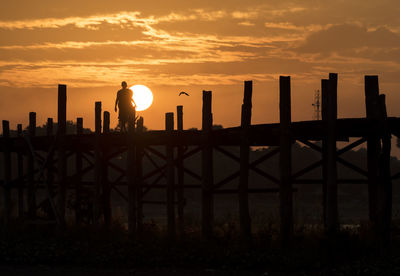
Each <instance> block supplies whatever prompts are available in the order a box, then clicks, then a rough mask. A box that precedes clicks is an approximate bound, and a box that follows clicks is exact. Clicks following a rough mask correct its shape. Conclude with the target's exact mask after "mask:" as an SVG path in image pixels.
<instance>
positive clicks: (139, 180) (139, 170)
mask: <svg viewBox="0 0 400 276" xmlns="http://www.w3.org/2000/svg"><path fill="white" fill-rule="evenodd" d="M142 133H143V117H140V118H139V119H138V120H137V137H138V140H137V146H136V187H137V189H136V195H137V199H136V204H137V230H138V232H139V233H142V232H143V164H142V161H143V154H144V149H143V138H142V136H141V135H142Z"/></svg>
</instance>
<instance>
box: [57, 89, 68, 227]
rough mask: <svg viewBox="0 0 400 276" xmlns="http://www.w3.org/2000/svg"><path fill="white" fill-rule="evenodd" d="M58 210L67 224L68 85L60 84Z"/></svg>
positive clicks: (62, 222) (61, 218) (63, 222)
mask: <svg viewBox="0 0 400 276" xmlns="http://www.w3.org/2000/svg"><path fill="white" fill-rule="evenodd" d="M57 120H58V129H57V132H58V136H59V141H60V142H59V145H58V165H57V166H58V168H57V169H58V210H59V215H60V220H61V224H62V225H61V227H63V226H65V205H66V199H67V182H66V178H67V155H66V150H65V135H66V133H67V86H66V85H64V84H59V85H58V118H57Z"/></svg>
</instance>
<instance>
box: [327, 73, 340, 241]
mask: <svg viewBox="0 0 400 276" xmlns="http://www.w3.org/2000/svg"><path fill="white" fill-rule="evenodd" d="M328 83H329V84H328V96H327V98H328V99H327V101H328V105H327V116H328V118H327V119H328V122H327V124H328V125H327V128H328V129H327V142H326V143H327V145H326V147H327V148H326V151H327V152H326V154H327V185H326V189H327V190H326V204H327V205H326V227H327V228H326V230H327V233H329V234H334V233H336V232H337V231H338V230H339V217H338V205H337V165H336V120H337V74H334V73H330V74H329V82H328Z"/></svg>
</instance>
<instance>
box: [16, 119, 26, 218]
mask: <svg viewBox="0 0 400 276" xmlns="http://www.w3.org/2000/svg"><path fill="white" fill-rule="evenodd" d="M17 131H18V137H20V138H22V124H18V125H17ZM17 174H18V179H19V181H18V217H19V218H20V219H22V218H23V217H24V186H25V184H24V180H23V177H24V156H23V154H22V152H21V151H20V150H19V151H18V154H17Z"/></svg>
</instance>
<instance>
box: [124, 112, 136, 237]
mask: <svg viewBox="0 0 400 276" xmlns="http://www.w3.org/2000/svg"><path fill="white" fill-rule="evenodd" d="M135 116H136V115H135V112H134V115H133V118H130V120H129V121H128V135H127V136H126V137H127V146H128V156H127V160H126V176H127V182H128V183H127V184H128V232H129V234H130V235H131V236H133V237H135V235H136V225H137V216H136V206H137V205H136V196H137V195H136V187H135V184H136V183H135V182H136V170H135V141H134V139H135V119H134V118H135Z"/></svg>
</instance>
